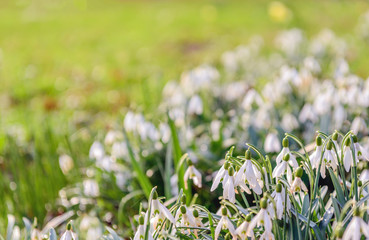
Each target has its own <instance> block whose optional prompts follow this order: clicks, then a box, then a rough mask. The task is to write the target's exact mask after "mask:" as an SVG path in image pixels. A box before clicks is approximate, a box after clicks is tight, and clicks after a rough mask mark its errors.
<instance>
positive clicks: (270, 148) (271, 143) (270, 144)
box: [264, 133, 281, 153]
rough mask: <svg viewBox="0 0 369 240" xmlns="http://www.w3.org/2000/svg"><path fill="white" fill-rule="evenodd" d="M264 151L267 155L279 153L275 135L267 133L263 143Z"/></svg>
mask: <svg viewBox="0 0 369 240" xmlns="http://www.w3.org/2000/svg"><path fill="white" fill-rule="evenodd" d="M264 150H265V152H267V153H271V152H279V151H281V143H280V142H279V139H278V136H277V134H275V133H268V135H267V136H266V138H265V142H264Z"/></svg>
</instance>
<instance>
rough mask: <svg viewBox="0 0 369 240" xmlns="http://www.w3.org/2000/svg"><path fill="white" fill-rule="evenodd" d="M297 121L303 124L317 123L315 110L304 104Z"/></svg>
mask: <svg viewBox="0 0 369 240" xmlns="http://www.w3.org/2000/svg"><path fill="white" fill-rule="evenodd" d="M299 121H300V122H302V123H305V122H307V121H311V122H312V123H315V122H317V121H318V116H317V114H316V113H315V109H314V107H313V106H312V105H311V104H308V103H306V104H305V105H304V107H303V108H302V109H301V111H300V113H299Z"/></svg>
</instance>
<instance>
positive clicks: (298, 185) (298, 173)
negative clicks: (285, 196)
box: [290, 167, 308, 193]
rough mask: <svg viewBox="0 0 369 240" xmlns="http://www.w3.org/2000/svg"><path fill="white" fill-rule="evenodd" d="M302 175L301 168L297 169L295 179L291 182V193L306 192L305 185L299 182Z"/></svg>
mask: <svg viewBox="0 0 369 240" xmlns="http://www.w3.org/2000/svg"><path fill="white" fill-rule="evenodd" d="M302 174H303V170H302V168H300V167H299V168H297V170H296V173H295V179H294V180H293V182H292V184H291V188H290V191H291V193H294V192H300V191H301V190H303V191H304V192H307V191H308V189H307V187H306V185H305V183H304V182H303V181H302V180H301V177H302Z"/></svg>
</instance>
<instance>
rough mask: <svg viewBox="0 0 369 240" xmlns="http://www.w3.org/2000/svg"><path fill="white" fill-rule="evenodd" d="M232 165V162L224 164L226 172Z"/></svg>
mask: <svg viewBox="0 0 369 240" xmlns="http://www.w3.org/2000/svg"><path fill="white" fill-rule="evenodd" d="M230 165H231V163H230V162H228V161H226V162H225V164H224V169H225V170H228V168H229V166H230Z"/></svg>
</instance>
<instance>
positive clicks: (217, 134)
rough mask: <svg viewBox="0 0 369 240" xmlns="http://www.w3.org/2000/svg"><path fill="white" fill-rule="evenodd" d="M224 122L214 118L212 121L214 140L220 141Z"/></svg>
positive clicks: (211, 128)
mask: <svg viewBox="0 0 369 240" xmlns="http://www.w3.org/2000/svg"><path fill="white" fill-rule="evenodd" d="M221 127H222V122H221V121H219V120H213V121H211V123H210V131H211V135H212V138H213V140H214V141H219V139H220V133H221Z"/></svg>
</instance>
